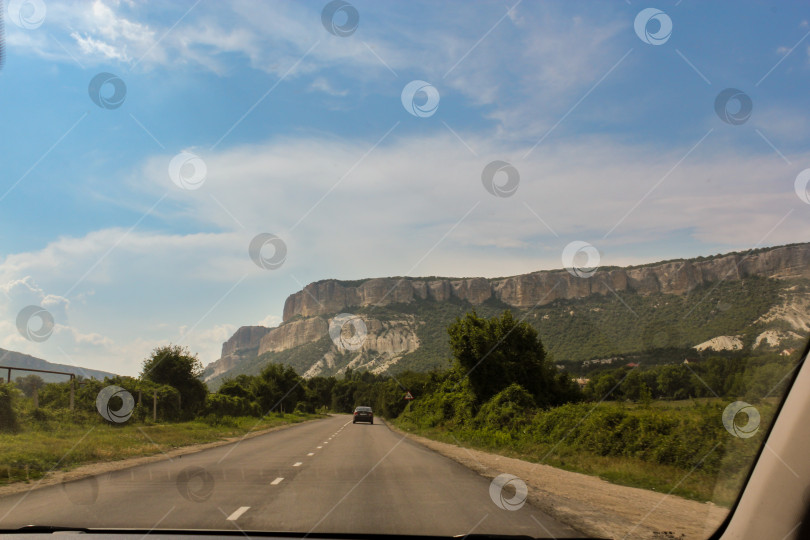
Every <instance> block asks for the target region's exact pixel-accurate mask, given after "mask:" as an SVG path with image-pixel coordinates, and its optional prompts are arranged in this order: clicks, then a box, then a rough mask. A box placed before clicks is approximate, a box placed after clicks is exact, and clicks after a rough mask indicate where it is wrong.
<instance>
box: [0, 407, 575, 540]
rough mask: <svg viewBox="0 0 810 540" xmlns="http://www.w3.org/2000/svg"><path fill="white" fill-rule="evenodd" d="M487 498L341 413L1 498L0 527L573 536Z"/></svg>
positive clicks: (392, 436)
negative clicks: (232, 442) (37, 526)
mask: <svg viewBox="0 0 810 540" xmlns="http://www.w3.org/2000/svg"><path fill="white" fill-rule="evenodd" d="M503 472H505V473H508V472H509V471H503ZM496 493H497V490H496ZM503 496H504V497H505V498H506V499H507V500H510V499H513V498H514V497H515V491H514V488H513V487H506V488H504V490H503ZM495 500H498V501H500V500H501V498H500V497H499V496H498V497H496V499H493V498H492V496H491V495H490V480H488V479H486V478H483V477H481V476H479V475H478V474H476V473H474V472H472V471H470V470H469V469H467V468H466V467H464V466H462V465H460V464H458V463H456V462H455V461H453V460H451V459H448V458H446V457H444V456H441V455H439V454H437V453H435V452H433V451H432V450H428V449H427V448H424V447H423V446H421V445H419V444H418V443H415V442H413V441H411V440H410V439H407V438H403V437H402V436H401V435H400V434H398V433H395V432H393V431H391V430H390V429H389V428H388V427H387V426H386V425H384V424H381V423H375V424H374V425H368V424H356V425H353V424H352V423H351V417H350V416H348V415H337V416H332V417H329V418H327V419H324V420H317V421H314V422H308V423H304V424H300V425H296V426H293V427H290V428H288V429H283V430H279V431H275V432H271V433H267V434H265V435H261V436H258V437H255V438H251V439H245V440H243V441H241V442H238V443H234V444H228V445H225V446H220V447H217V448H212V449H209V450H204V451H202V452H198V453H195V454H188V455H185V456H183V457H181V458H174V459H172V460H166V461H160V462H156V463H151V464H147V465H141V466H137V467H132V468H129V469H124V470H121V471H117V472H113V473H108V474H105V475H102V476H97V477H93V478H86V479H84V480H78V481H75V482H70V483H66V484H61V485H54V486H49V487H45V488H42V489H37V490H33V491H28V492H25V493H21V494H16V495H12V496H8V497H4V498H0V528H11V527H19V526H23V525H27V524H48V525H60V526H71V527H112V528H114V527H128V528H143V529H153V528H155V529H166V528H168V529H227V530H240V529H241V530H243V531H249V530H266V531H299V532H333V533H387V534H441V535H465V534H468V533H498V534H525V535H531V536H536V537H537V536H539V537H550V536H555V537H571V536H578V534H577V533H576V532H575V531H573V530H572V529H570V528H568V527H566V526H565V525H563V524H561V523H559V522H557V521H555V520H554V519H553V518H551V517H549V516H548V515H546V514H543V513H542V512H540V511H539V510H537V509H535V508H533V507H532V506H530V505H529V504H528V503H526V504H525V505H523V506H522V507H520V508H519V509H517V510H510V509H502V508H500V507H499V506H498V505H497V504H496V502H495ZM518 502H519V501H518ZM515 506H519V504H516V505H515ZM507 508H508V507H507Z"/></svg>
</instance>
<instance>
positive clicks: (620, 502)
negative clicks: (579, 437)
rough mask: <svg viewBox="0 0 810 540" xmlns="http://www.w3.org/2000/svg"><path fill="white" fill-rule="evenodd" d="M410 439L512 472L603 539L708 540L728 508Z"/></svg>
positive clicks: (570, 521) (540, 505)
mask: <svg viewBox="0 0 810 540" xmlns="http://www.w3.org/2000/svg"><path fill="white" fill-rule="evenodd" d="M386 425H387V426H388V427H389V428H391V429H392V430H393V431H395V432H396V433H399V434H401V435H404V436H406V437H409V438H410V439H411V440H413V441H416V442H418V443H420V444H422V445H423V446H426V447H427V448H430V449H431V450H433V451H435V452H438V453H439V454H442V455H443V456H446V457H449V458H451V459H453V460H455V461H457V462H459V463H461V464H462V465H464V466H465V467H468V468H469V469H472V470H473V471H475V472H477V473H478V474H480V475H482V476H485V477H487V478H495V477H496V476H498V475H499V474H501V473H509V474H513V475H515V476H517V477H518V478H520V479H521V480H523V481H524V482H525V483H526V485H527V486H528V488H529V496H528V502H529V504H531V505H532V506H534V507H535V508H537V509H538V510H541V511H543V512H545V513H547V514H549V515H550V516H552V517H554V518H555V519H557V520H559V521H561V522H563V523H565V524H566V525H569V526H570V527H573V528H575V529H577V530H578V531H580V532H582V533H584V534H586V535H589V536H596V537H600V538H627V539H628V540H629V539H633V540H636V539H637V540H642V539H643V540H647V539H656V540H658V539H660V540H665V539H667V538H672V539H677V540H681V539H682V540H704V539H706V538H708V537H709V536H711V534H712V533H713V532H714V531H715V530H717V528H718V527H719V526H720V524H721V523H722V522H723V520H724V519H725V518H726V515H727V514H728V509H726V508H722V507H719V506H716V505H714V504H712V503H700V502H697V501H690V500H688V499H684V498H681V497H677V496H675V495H666V494H664V493H658V492H655V491H648V490H646V489H639V488H632V487H627V486H619V485H616V484H611V483H610V482H607V481H605V480H602V479H601V478H597V477H595V476H588V475H585V474H580V473H575V472H570V471H564V470H562V469H557V468H554V467H551V466H548V465H540V464H537V463H531V462H528V461H523V460H520V459H515V458H509V457H504V456H499V455H497V454H490V453H488V452H481V451H479V450H472V449H468V448H464V447H461V446H456V445H454V444H448V443H443V442H439V441H434V440H432V439H427V438H425V437H421V436H419V435H413V434H411V433H407V432H405V431H402V430H400V429H399V428H397V427H395V426H393V425H391V424H390V423H389V422H386Z"/></svg>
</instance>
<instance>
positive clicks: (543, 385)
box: [447, 310, 574, 407]
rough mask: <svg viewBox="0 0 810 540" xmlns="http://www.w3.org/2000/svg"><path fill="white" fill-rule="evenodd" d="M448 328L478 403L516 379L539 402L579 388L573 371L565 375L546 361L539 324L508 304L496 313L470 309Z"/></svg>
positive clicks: (560, 397) (548, 402)
mask: <svg viewBox="0 0 810 540" xmlns="http://www.w3.org/2000/svg"><path fill="white" fill-rule="evenodd" d="M447 333H448V334H449V335H450V348H451V350H452V352H453V356H454V357H455V361H456V369H457V370H458V371H459V372H460V373H461V374H463V375H466V376H467V377H469V380H470V385H471V388H472V390H473V392H474V394H475V398H476V402H477V403H478V404H479V405H480V404H481V403H484V402H485V401H487V400H489V399H490V398H491V397H492V396H494V395H495V394H497V393H498V392H500V391H501V390H503V389H505V388H506V387H508V386H509V385H511V384H512V383H517V384H519V385H521V386H522V387H523V388H525V389H526V391H528V392H529V394H531V396H532V397H533V398H534V401H535V402H536V403H537V405H538V406H540V407H546V406H550V405H554V404H558V403H561V402H563V401H565V399H566V397H567V396H569V395H570V394H572V393H573V392H574V390H572V386H573V383H571V381H570V380H568V377H566V378H565V379H566V380H565V381H561V380H560V379H559V378H557V376H556V375H557V374H556V370H555V368H554V367H553V366H551V365H550V364H549V363H548V362H546V351H545V349H544V348H543V343H542V342H541V341H540V338H539V337H538V335H537V330H535V329H534V328H532V327H531V326H530V325H529V324H528V323H523V322H519V321H517V320H515V319H514V317H513V316H512V313H511V312H510V311H508V310H507V311H504V313H503V315H501V316H500V317H493V318H491V319H484V318H481V317H479V316H478V315H477V314H476V313H475V311H473V312H472V313H467V314H466V315H465V316H464V318H457V319H456V321H455V322H454V323H453V324H451V325H450V326H449V327H448V329H447Z"/></svg>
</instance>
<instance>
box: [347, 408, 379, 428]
mask: <svg viewBox="0 0 810 540" xmlns="http://www.w3.org/2000/svg"><path fill="white" fill-rule="evenodd" d="M357 422H368V423H369V424H373V423H374V413H373V412H372V411H371V407H356V408H355V409H354V418H352V424H356V423H357Z"/></svg>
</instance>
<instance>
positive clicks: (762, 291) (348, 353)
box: [204, 243, 810, 387]
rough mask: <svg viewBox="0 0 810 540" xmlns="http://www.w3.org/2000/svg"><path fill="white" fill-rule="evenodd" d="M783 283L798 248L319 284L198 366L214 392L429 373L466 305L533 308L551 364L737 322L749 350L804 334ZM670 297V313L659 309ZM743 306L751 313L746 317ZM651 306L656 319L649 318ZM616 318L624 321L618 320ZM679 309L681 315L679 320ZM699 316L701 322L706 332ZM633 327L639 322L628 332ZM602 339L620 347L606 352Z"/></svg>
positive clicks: (796, 305) (731, 327) (734, 328)
mask: <svg viewBox="0 0 810 540" xmlns="http://www.w3.org/2000/svg"><path fill="white" fill-rule="evenodd" d="M753 276H758V277H764V278H774V279H772V280H770V281H769V283H770V285H762V284H761V282H756V281H754V282H752V281H750V280H746V281H743V279H744V278H747V277H753ZM787 278H810V243H808V244H794V245H789V246H780V247H775V248H765V249H760V250H757V251H754V252H749V253H730V254H726V255H718V256H714V257H705V258H704V257H699V258H696V259H689V260H675V261H666V262H661V263H655V264H648V265H643V266H635V267H626V268H615V267H611V268H602V269H599V270H598V271H597V272H596V273H594V274H593V275H592V276H591V277H590V278H581V277H576V276H575V275H573V274H572V273H570V272H568V271H567V270H552V271H541V272H534V273H531V274H524V275H519V276H513V277H506V278H496V279H485V278H466V279H452V278H376V279H368V280H365V281H360V282H351V283H348V282H341V281H337V280H325V281H320V282H316V283H311V284H309V285H307V286H306V287H305V288H304V290H302V291H299V292H297V293H294V294H292V295H290V296H289V297H288V298H287V301H286V303H285V305H284V317H283V320H284V322H283V323H282V324H281V325H279V326H278V327H276V328H264V327H261V326H245V327H242V328H240V329H239V330H238V331H237V332H236V333H235V334H234V335H233V336H232V337H231V338H230V339H229V340H228V341H227V342H225V343H224V344H223V346H222V357H221V358H220V359H219V360H217V361H216V362H213V363H212V364H209V366H208V367H207V368H206V370H205V373H204V379H205V380H206V381H208V382H211V381H213V382H214V387H215V386H216V381H222V380H223V379H224V378H227V377H230V376H233V375H234V374H238V373H258V371H259V370H260V369H261V367H262V366H263V365H264V364H266V363H267V362H280V363H287V364H289V365H294V366H295V369H296V370H298V372H299V373H301V374H304V375H306V376H317V375H334V374H337V375H339V374H341V373H343V372H344V371H345V370H346V369H347V368H352V369H362V370H368V371H372V372H384V371H386V370H387V369H388V368H389V367H392V366H393V365H394V364H397V366H396V368H397V369H399V368H402V369H406V368H407V369H428V368H430V366H441V365H442V364H441V362H446V358H447V354H448V352H449V351H448V350H447V344H446V341H447V340H446V335H445V333H444V331H443V329H444V328H446V326H447V324H449V323H450V322H452V321H453V320H454V317H455V316H457V315H462V314H463V313H464V312H466V310H467V309H468V306H469V305H474V306H478V310H479V312H480V313H481V314H482V315H487V313H488V314H489V316H492V315H494V314H498V313H500V310H501V309H502V307H503V305H508V306H512V307H514V308H516V310H517V311H523V312H524V313H528V312H529V311H533V312H534V313H532V317H533V318H531V319H529V322H530V323H532V324H534V325H535V326H536V327H537V328H538V331H540V333H541V334H542V335H543V339H544V340H545V341H546V342H547V344H548V346H549V350H550V351H551V352H552V353H554V354H556V355H557V356H558V358H559V359H560V360H566V359H568V358H569V357H575V356H576V355H581V354H589V353H586V352H585V351H601V349H600V347H602V346H604V347H607V348H609V349H610V350H611V351H613V349H615V348H616V347H619V348H621V347H625V348H627V350H631V351H632V350H636V349H638V350H643V349H645V348H649V347H651V346H655V347H659V346H660V347H663V346H665V345H666V346H674V345H677V346H690V347H691V346H694V345H695V344H700V343H702V342H704V341H706V340H710V339H712V338H715V337H717V336H718V335H720V336H722V335H732V336H733V335H738V334H740V332H744V331H745V329H746V328H748V327H750V328H751V329H752V330H751V331H753V329H755V330H756V332H757V334H756V336H755V337H754V338H752V341H753V342H752V343H751V345H752V346H754V347H772V348H776V347H793V346H796V343H797V342H798V341H797V340H799V339H803V337H802V336H804V334H805V332H806V331H808V328H810V288H808V287H810V285H801V286H799V285H794V284H793V283H794V281H793V280H787ZM756 283H760V285H756ZM698 287H706V291H708V292H706V293H704V292H699V294H696V296H695V297H694V298H692V297H691V295H690V294H689V293H690V292H691V291H694V290H695V289H696V288H698ZM796 287H799V288H796ZM802 287H804V288H802ZM612 291H614V292H615V293H616V294H617V295H618V294H632V295H639V298H647V297H649V301H646V300H645V301H643V302H641V303H640V304H638V305H636V307H635V309H633V310H629V311H628V310H627V309H626V308H625V306H626V305H627V304H624V305H622V304H621V303H619V302H615V298H614V296H615V295H614V294H613V292H612ZM661 295H665V298H662V297H661ZM715 297H716V298H715ZM560 299H566V300H572V301H575V302H577V305H574V306H569V307H565V306H562V307H560V308H559V309H558V308H556V307H555V306H554V305H553V303H554V301H556V300H560ZM425 301H428V302H427V303H426V302H425ZM671 302H672V303H673V305H678V306H681V307H680V308H678V309H675V310H672V309H669V310H668V309H667V306H668V305H669V304H670V303H671ZM763 302H764V303H763ZM392 304H398V306H394V305H392ZM614 304H615V305H614ZM386 305H387V306H390V307H389V308H388V310H387V311H386V312H385V313H380V312H376V313H375V312H374V306H386ZM754 305H756V306H759V308H758V309H761V311H754V310H752V308H751V306H754ZM617 306H618V307H617ZM617 309H618V311H616V310H617ZM659 309H662V310H663V311H662V313H665V315H659V314H658V312H659V311H658V310H659ZM694 310H697V311H694ZM381 311H382V310H381ZM704 311H705V312H706V313H703V312H704ZM341 312H358V315H357V316H359V317H360V318H361V319H362V321H363V323H364V324H365V327H366V330H367V335H366V336H365V338H364V339H363V342H362V346H361V347H359V348H357V349H356V350H346V349H345V348H342V347H340V346H339V343H338V342H339V341H340V340H337V341H336V340H335V338H334V336H330V332H329V329H330V325H331V324H333V322H334V319H335V316H336V315H337V314H338V313H341ZM628 313H631V315H632V317H630V318H629V319H628ZM645 313H646V315H645ZM682 313H690V314H692V316H691V317H690V318H689V319H688V320H686V319H684V318H683V316H682V315H681V314H682ZM701 313H703V314H702V315H701ZM414 314H417V315H414ZM666 317H670V319H667V318H666ZM673 317H674V318H673ZM701 317H703V319H701ZM701 320H705V321H711V322H712V325H713V326H712V327H711V329H710V328H708V327H706V326H705V324H703V323H701V322H700V321H701ZM426 321H429V322H428V323H426ZM639 321H649V324H641V325H640V326H639V324H640V323H639ZM741 321H742V323H741ZM740 324H742V326H741V327H739V326H740ZM623 325H624V326H623ZM350 326H351V325H348V326H345V328H349V327H350ZM648 326H649V327H650V328H653V329H654V330H656V332H657V333H659V334H660V333H663V334H666V335H670V334H671V335H672V336H674V337H673V338H672V340H670V341H672V342H673V343H669V342H667V343H666V344H664V345H661V344H657V342H655V341H650V339H647V338H648V337H649V336H647V335H646V334H647V333H649V332H648V331H647V327H648ZM662 328H663V330H662ZM788 328H789V329H790V331H789V332H788ZM715 329H717V330H719V329H722V333H721V332H715ZM710 332H715V333H710ZM636 334H639V335H638V336H637V335H636ZM686 334H688V335H690V336H695V337H699V340H697V339H696V340H695V341H692V342H689V343H687V342H686V341H684V340H681V339H680V338H679V337H678V336H683V335H686ZM704 334H705V335H704ZM656 335H657V334H656ZM571 336H574V337H575V339H573V340H572V339H570V338H571ZM605 336H614V337H611V338H610V339H606V338H605ZM615 336H621V338H618V337H615ZM672 336H671V337H672ZM676 338H677V339H676ZM612 339H622V340H623V341H622V344H621V345H616V344H614V343H613V342H612V341H611V340H612ZM681 341H684V342H683V343H681ZM572 347H573V348H574V349H575V351H574V352H575V353H576V354H574V352H572V350H571V348H572ZM611 347H612V348H611ZM594 354H597V353H596V352H594ZM437 359H438V360H437Z"/></svg>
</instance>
